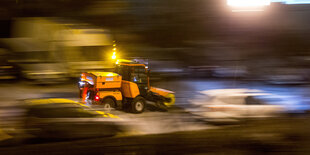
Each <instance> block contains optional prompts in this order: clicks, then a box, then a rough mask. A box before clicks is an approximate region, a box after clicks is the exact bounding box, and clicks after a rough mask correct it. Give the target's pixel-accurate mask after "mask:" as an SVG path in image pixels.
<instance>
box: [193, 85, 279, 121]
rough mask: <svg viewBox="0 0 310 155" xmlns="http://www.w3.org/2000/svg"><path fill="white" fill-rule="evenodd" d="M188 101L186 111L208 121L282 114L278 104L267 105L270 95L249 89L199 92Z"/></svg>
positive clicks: (235, 119)
mask: <svg viewBox="0 0 310 155" xmlns="http://www.w3.org/2000/svg"><path fill="white" fill-rule="evenodd" d="M200 93H201V95H199V96H197V97H196V98H195V99H192V100H190V103H191V104H192V105H193V107H192V108H189V109H188V111H190V112H191V113H193V114H195V115H197V116H200V117H201V118H205V119H207V120H210V121H224V122H226V121H228V122H230V121H237V120H238V119H240V118H257V117H271V116H276V115H277V114H280V113H283V112H284V111H285V108H284V106H283V105H280V104H267V99H264V96H269V95H271V94H267V93H264V92H262V91H259V90H249V89H214V90H207V91H202V92H200Z"/></svg>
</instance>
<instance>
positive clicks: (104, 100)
mask: <svg viewBox="0 0 310 155" xmlns="http://www.w3.org/2000/svg"><path fill="white" fill-rule="evenodd" d="M148 75H149V73H148V70H147V69H146V66H145V65H144V64H136V63H119V64H117V65H116V67H115V73H113V72H85V73H82V74H81V78H80V81H79V88H80V98H81V99H82V101H83V102H87V103H91V104H98V105H103V108H105V109H109V108H116V109H123V108H126V107H128V108H130V110H131V112H133V113H142V112H143V111H144V109H145V104H146V100H148V101H152V102H155V103H156V105H157V106H158V107H159V108H160V109H164V110H166V109H167V108H168V107H169V106H172V105H173V104H174V102H175V96H174V92H172V91H169V90H165V89H160V88H155V87H151V86H150V82H149V76H148Z"/></svg>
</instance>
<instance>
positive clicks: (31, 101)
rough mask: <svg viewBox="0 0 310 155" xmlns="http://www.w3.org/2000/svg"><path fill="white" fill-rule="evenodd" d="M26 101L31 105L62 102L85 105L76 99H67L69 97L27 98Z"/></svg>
mask: <svg viewBox="0 0 310 155" xmlns="http://www.w3.org/2000/svg"><path fill="white" fill-rule="evenodd" d="M26 103H27V104H28V105H31V106H35V105H48V104H64V103H69V104H76V105H81V106H85V105H83V104H81V103H79V102H76V101H73V100H69V99H63V98H47V99H28V100H26ZM86 107H87V106H86Z"/></svg>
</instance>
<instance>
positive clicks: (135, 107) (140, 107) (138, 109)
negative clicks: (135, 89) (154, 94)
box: [131, 96, 145, 114]
mask: <svg viewBox="0 0 310 155" xmlns="http://www.w3.org/2000/svg"><path fill="white" fill-rule="evenodd" d="M144 108H145V99H144V98H143V97H141V96H138V97H136V98H135V99H134V100H133V101H132V102H131V111H132V112H133V113H136V114H138V113H142V112H143V111H144Z"/></svg>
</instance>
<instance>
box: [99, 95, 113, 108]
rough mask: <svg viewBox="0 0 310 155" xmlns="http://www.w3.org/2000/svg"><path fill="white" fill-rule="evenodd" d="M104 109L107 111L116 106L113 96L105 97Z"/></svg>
mask: <svg viewBox="0 0 310 155" xmlns="http://www.w3.org/2000/svg"><path fill="white" fill-rule="evenodd" d="M101 104H102V105H103V109H104V110H105V111H111V110H112V109H113V108H114V107H115V102H114V100H113V99H112V98H109V97H108V98H105V99H103V101H102V103H101Z"/></svg>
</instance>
